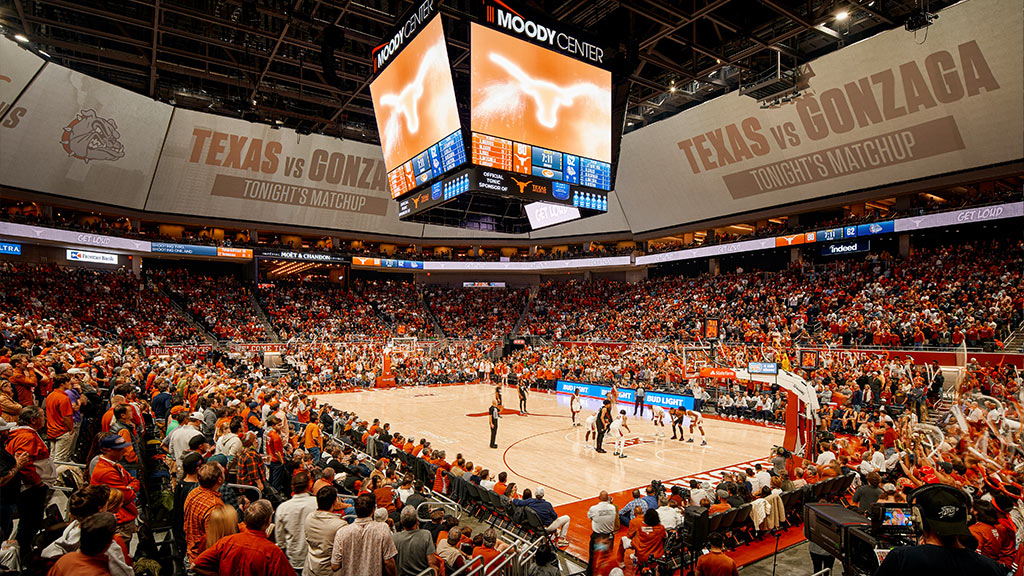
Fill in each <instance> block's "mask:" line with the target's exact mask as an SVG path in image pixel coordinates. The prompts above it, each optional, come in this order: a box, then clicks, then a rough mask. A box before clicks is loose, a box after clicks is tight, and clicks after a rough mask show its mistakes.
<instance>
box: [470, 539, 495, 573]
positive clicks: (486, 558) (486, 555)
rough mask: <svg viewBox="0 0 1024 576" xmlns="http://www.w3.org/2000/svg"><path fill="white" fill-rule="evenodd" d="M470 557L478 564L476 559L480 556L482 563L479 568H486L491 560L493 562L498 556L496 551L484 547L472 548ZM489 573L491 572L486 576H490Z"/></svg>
mask: <svg viewBox="0 0 1024 576" xmlns="http://www.w3.org/2000/svg"><path fill="white" fill-rule="evenodd" d="M472 556H473V562H480V560H477V559H476V557H477V556H480V557H481V558H483V563H482V564H481V566H487V564H489V563H490V562H491V560H494V558H495V557H497V556H498V551H497V550H495V549H494V548H487V547H485V546H476V547H474V548H473V554H472ZM491 573H492V572H488V574H491Z"/></svg>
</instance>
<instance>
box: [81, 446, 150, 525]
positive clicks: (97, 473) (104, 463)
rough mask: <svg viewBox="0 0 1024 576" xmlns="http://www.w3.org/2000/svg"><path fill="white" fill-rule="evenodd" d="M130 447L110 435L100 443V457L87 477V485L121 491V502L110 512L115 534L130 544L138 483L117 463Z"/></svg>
mask: <svg viewBox="0 0 1024 576" xmlns="http://www.w3.org/2000/svg"><path fill="white" fill-rule="evenodd" d="M129 446H130V444H129V443H128V442H126V441H125V439H124V438H122V437H121V436H118V435H117V434H111V435H109V436H107V437H105V438H104V439H103V440H101V441H100V457H99V459H98V460H97V461H96V467H95V468H94V469H93V471H92V475H91V476H90V477H89V484H91V485H93V486H99V485H104V486H109V487H111V488H116V489H118V490H120V491H121V494H122V495H123V502H122V504H121V507H120V508H119V509H117V510H112V512H114V515H115V516H117V526H118V528H117V533H118V534H120V535H121V537H122V538H124V540H125V541H126V542H130V541H131V538H132V534H134V533H135V528H136V524H135V519H136V518H137V517H138V514H139V513H138V509H137V508H136V506H135V495H136V494H137V493H138V491H139V481H138V480H136V479H135V478H133V477H132V475H131V474H129V473H128V470H126V469H125V468H124V466H121V464H119V463H118V462H119V461H120V460H121V459H122V458H124V452H125V449H127V448H128V447H129Z"/></svg>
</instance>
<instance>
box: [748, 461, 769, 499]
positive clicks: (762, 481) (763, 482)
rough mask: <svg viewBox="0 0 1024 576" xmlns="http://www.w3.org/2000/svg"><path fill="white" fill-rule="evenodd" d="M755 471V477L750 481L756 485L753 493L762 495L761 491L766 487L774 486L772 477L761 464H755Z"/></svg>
mask: <svg viewBox="0 0 1024 576" xmlns="http://www.w3.org/2000/svg"><path fill="white" fill-rule="evenodd" d="M754 470H756V472H755V474H754V477H753V478H751V479H750V483H751V484H752V485H754V489H753V490H751V492H752V493H753V494H755V495H757V494H760V493H761V489H762V488H764V487H765V486H769V487H770V486H771V485H772V475H771V474H769V473H768V471H767V470H764V468H763V467H762V466H761V465H760V464H754Z"/></svg>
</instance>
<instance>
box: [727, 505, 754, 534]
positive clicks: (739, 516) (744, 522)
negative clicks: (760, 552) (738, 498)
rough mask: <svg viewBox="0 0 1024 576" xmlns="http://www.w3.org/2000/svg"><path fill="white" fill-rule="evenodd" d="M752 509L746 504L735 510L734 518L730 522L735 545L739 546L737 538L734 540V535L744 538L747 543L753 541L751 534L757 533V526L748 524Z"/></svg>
mask: <svg viewBox="0 0 1024 576" xmlns="http://www.w3.org/2000/svg"><path fill="white" fill-rule="evenodd" d="M753 509H754V507H753V506H752V505H751V504H750V503H749V502H748V503H746V504H744V505H743V506H740V507H739V508H737V509H736V517H735V518H734V519H733V521H732V530H731V532H732V534H733V538H735V539H736V542H737V545H738V544H739V538H736V534H737V533H740V534H743V535H745V536H746V539H747V541H748V542H749V541H751V540H753V539H754V537H753V534H754V533H755V532H756V531H757V526H754V525H753V524H751V523H750V522H748V521H749V520H750V512H751V510H753Z"/></svg>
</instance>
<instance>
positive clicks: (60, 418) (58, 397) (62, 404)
mask: <svg viewBox="0 0 1024 576" xmlns="http://www.w3.org/2000/svg"><path fill="white" fill-rule="evenodd" d="M74 413H75V409H74V408H72V407H71V398H68V395H67V394H65V393H64V389H63V388H58V389H56V390H54V391H53V392H50V395H49V396H47V397H46V435H47V436H49V437H50V439H51V440H54V439H57V438H59V437H61V436H63V435H65V434H67V433H68V432H71V431H72V430H74V426H75V424H74V422H72V423H71V427H70V428H68V426H67V425H66V424H65V420H71V416H72V415H73V414H74Z"/></svg>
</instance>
